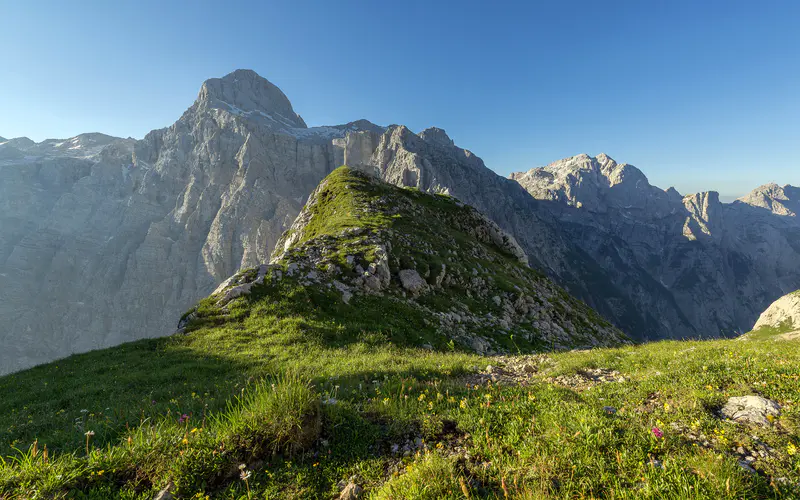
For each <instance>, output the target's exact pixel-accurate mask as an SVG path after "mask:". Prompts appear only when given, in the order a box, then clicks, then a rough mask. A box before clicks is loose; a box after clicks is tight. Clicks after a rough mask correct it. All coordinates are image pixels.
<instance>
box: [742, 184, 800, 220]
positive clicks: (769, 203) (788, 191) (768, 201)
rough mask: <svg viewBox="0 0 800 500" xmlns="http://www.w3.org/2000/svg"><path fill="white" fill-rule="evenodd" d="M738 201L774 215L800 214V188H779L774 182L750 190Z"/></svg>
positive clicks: (789, 186)
mask: <svg viewBox="0 0 800 500" xmlns="http://www.w3.org/2000/svg"><path fill="white" fill-rule="evenodd" d="M738 201H741V202H743V203H747V204H748V205H752V206H754V207H760V208H765V209H767V210H769V211H771V212H773V213H774V214H776V215H791V216H797V215H798V214H800V188H797V187H795V186H791V185H789V184H787V185H785V186H779V185H778V184H775V183H774V182H772V183H769V184H764V185H763V186H759V187H757V188H756V189H754V190H752V191H751V192H750V193H748V194H747V195H745V196H743V197H741V198H739V200H738Z"/></svg>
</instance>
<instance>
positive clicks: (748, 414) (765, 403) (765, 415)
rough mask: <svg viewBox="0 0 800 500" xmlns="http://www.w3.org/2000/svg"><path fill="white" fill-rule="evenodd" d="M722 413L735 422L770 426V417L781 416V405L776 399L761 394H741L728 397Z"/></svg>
mask: <svg viewBox="0 0 800 500" xmlns="http://www.w3.org/2000/svg"><path fill="white" fill-rule="evenodd" d="M721 414H722V416H723V417H725V418H728V419H731V420H733V421H734V422H739V423H742V424H750V425H760V426H769V425H771V422H770V419H774V418H777V417H780V415H781V407H780V405H779V404H778V403H776V402H775V401H772V400H771V399H766V398H763V397H761V396H741V397H733V398H730V399H728V402H727V403H725V406H724V407H723V408H722V411H721Z"/></svg>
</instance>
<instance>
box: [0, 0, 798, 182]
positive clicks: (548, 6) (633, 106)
mask: <svg viewBox="0 0 800 500" xmlns="http://www.w3.org/2000/svg"><path fill="white" fill-rule="evenodd" d="M799 26H800V2H796V1H783V2H780V1H764V2H753V1H747V2H739V1H711V0H706V1H687V2H683V1H677V0H676V1H659V0H647V1H639V0H636V1H629V2H623V1H617V2H615V1H606V2H599V1H596V0H589V1H582V2H578V1H574V2H570V1H559V2H550V1H548V2H527V1H526V2H502V1H492V2H488V1H485V0H484V1H476V2H472V1H458V2H434V1H415V0H406V1H404V2H378V1H375V2H373V1H367V0H362V1H358V2H355V1H340V2H330V1H319V2H310V1H300V0H297V1H284V2H267V1H261V2H237V1H226V2H219V1H217V2H207V1H191V2H179V1H149V0H139V1H136V2H107V1H97V2H89V1H71V2H62V1H52V2H46V1H37V0H26V1H13V0H0V52H1V53H2V62H0V136H4V137H16V136H22V135H25V136H28V137H31V138H32V139H34V140H37V141H38V140H42V139H45V138H64V137H69V136H73V135H76V134H78V133H82V132H90V131H99V132H105V133H108V134H112V135H118V136H126V137H127V136H133V137H136V138H141V137H142V136H143V135H144V134H145V133H147V132H148V131H149V130H151V129H154V128H160V127H164V126H167V125H169V124H171V123H172V122H174V121H175V120H176V119H177V118H178V117H180V115H181V113H182V112H183V111H184V110H185V109H186V108H187V107H188V106H189V105H190V104H191V103H192V101H193V100H194V98H195V97H196V94H197V91H198V89H199V87H200V84H201V83H202V81H203V80H205V79H206V78H210V77H218V76H222V75H224V74H226V73H228V72H230V71H232V70H234V69H236V68H251V69H254V70H256V71H257V72H258V73H259V74H261V75H262V76H264V77H266V78H268V79H269V80H271V81H272V82H273V83H275V84H276V85H278V86H279V87H281V89H283V91H284V92H285V93H286V94H287V95H288V96H289V98H290V99H291V100H292V103H293V104H294V107H295V110H296V111H297V112H299V113H300V114H301V115H302V116H303V117H304V118H305V120H306V121H307V122H308V123H309V125H322V124H336V123H343V122H348V121H352V120H355V119H359V118H367V119H369V120H371V121H373V122H375V123H379V124H382V125H388V124H392V123H402V124H405V125H407V126H408V127H409V128H411V129H412V130H416V131H419V130H421V129H423V128H426V127H428V126H432V125H436V126H439V127H442V128H445V129H446V130H447V131H448V133H449V134H450V136H451V137H452V138H453V139H454V140H455V141H456V143H457V144H458V145H460V146H462V147H465V148H467V149H470V150H472V151H474V152H475V153H476V154H478V155H479V156H481V157H482V158H483V159H484V160H485V161H486V163H487V165H488V166H489V167H490V168H492V169H494V170H495V171H497V172H498V173H500V174H502V175H507V174H508V173H509V172H512V171H520V170H527V169H529V168H532V167H536V166H542V165H545V164H547V163H550V162H552V161H555V160H557V159H559V158H563V157H567V156H572V155H575V154H578V153H589V154H592V155H595V154H597V153H600V152H605V153H607V154H609V155H610V156H612V157H613V158H615V159H617V160H618V161H621V162H627V163H632V164H634V165H636V166H638V167H639V168H641V169H642V170H643V171H644V172H645V173H646V174H647V175H648V177H649V178H650V180H651V182H652V183H653V184H656V185H658V186H661V187H664V188H666V187H668V186H670V185H674V186H676V187H677V188H678V190H679V191H681V192H683V193H689V192H694V191H700V190H717V191H720V192H721V193H722V194H723V195H727V196H731V195H740V194H744V193H746V192H747V191H749V190H750V189H752V188H753V187H756V186H757V185H760V184H763V183H766V182H773V181H774V182H778V183H779V184H786V183H791V184H794V185H800V168H799V167H800V160H798V158H800V90H799V89H800V29H798V27H799Z"/></svg>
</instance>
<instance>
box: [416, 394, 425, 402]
mask: <svg viewBox="0 0 800 500" xmlns="http://www.w3.org/2000/svg"><path fill="white" fill-rule="evenodd" d="M424 399H425V394H424V393H423V394H420V395H419V397H418V398H417V400H419V401H423V400H424Z"/></svg>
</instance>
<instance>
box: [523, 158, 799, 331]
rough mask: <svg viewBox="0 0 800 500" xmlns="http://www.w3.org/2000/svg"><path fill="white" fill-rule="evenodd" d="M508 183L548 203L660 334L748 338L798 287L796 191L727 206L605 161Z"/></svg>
mask: <svg viewBox="0 0 800 500" xmlns="http://www.w3.org/2000/svg"><path fill="white" fill-rule="evenodd" d="M511 179H513V180H515V181H517V182H519V184H520V185H521V186H522V187H524V188H525V189H526V190H527V191H528V192H529V193H530V194H531V195H532V196H533V197H535V198H537V199H539V200H542V201H543V202H545V205H544V206H545V207H546V208H547V210H548V211H549V212H550V213H552V214H553V216H554V217H555V218H556V219H557V220H558V221H559V224H560V226H561V227H562V229H563V231H564V233H565V236H566V237H567V238H569V239H570V240H571V241H574V242H575V243H576V244H578V245H579V246H580V247H581V248H582V250H584V251H585V252H586V253H588V254H589V255H591V256H592V257H594V259H595V260H596V261H597V262H598V263H599V264H600V265H601V266H602V267H603V268H604V269H605V270H606V271H607V273H608V275H609V276H613V277H614V281H615V284H617V285H618V286H619V287H620V288H621V289H626V290H629V296H630V299H631V300H632V301H633V302H635V303H636V305H637V309H638V310H641V311H644V310H651V311H654V316H655V317H656V318H658V321H659V322H661V323H664V322H665V321H668V322H669V325H667V324H663V328H661V329H660V332H659V333H660V334H659V336H664V337H666V336H673V337H703V336H712V335H719V336H732V335H735V334H736V333H737V332H745V331H748V330H750V327H751V326H752V325H753V323H754V322H755V320H756V318H757V317H758V315H759V313H760V312H761V311H763V310H764V308H765V307H766V306H767V305H768V304H769V303H770V302H771V301H773V300H774V299H775V297H779V296H781V295H783V294H784V293H785V290H794V289H797V288H798V287H800V267H798V266H797V262H800V220H798V218H797V217H796V216H795V214H796V210H797V208H798V206H800V190H798V189H797V188H794V187H791V186H785V187H782V188H781V187H779V186H777V185H766V186H762V187H760V188H758V189H756V190H754V191H753V192H752V193H750V194H749V195H747V196H745V197H743V198H741V199H740V200H737V201H735V202H734V203H730V204H727V203H721V202H720V200H719V196H718V195H717V193H715V192H706V193H698V194H693V195H688V196H685V197H683V196H681V195H680V194H678V192H677V191H675V190H674V189H672V188H670V189H668V190H666V191H664V190H662V189H659V188H657V187H655V186H651V185H650V183H649V182H648V181H647V178H646V177H645V176H644V174H642V172H641V171H639V170H638V169H637V168H636V167H633V166H631V165H626V164H619V163H617V162H615V161H614V160H613V159H611V158H609V157H608V156H606V155H602V154H601V155H598V156H597V157H596V158H592V157H590V156H587V155H579V156H575V157H572V158H567V159H565V160H561V161H558V162H555V163H553V164H551V165H548V166H546V167H542V168H535V169H532V170H530V171H528V172H525V173H519V174H512V175H511ZM669 332H671V334H670V333H669Z"/></svg>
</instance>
